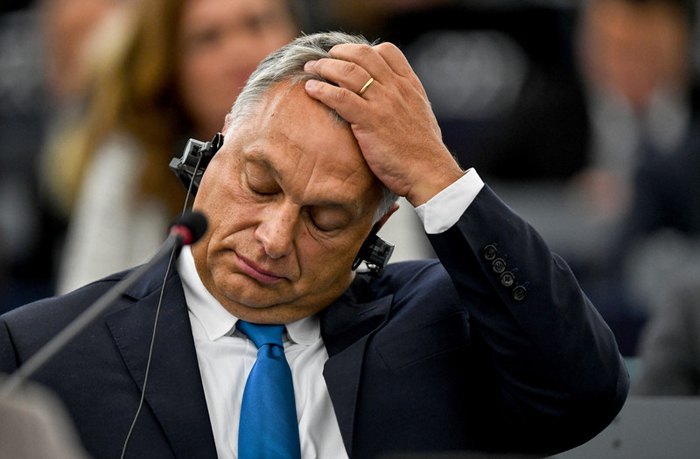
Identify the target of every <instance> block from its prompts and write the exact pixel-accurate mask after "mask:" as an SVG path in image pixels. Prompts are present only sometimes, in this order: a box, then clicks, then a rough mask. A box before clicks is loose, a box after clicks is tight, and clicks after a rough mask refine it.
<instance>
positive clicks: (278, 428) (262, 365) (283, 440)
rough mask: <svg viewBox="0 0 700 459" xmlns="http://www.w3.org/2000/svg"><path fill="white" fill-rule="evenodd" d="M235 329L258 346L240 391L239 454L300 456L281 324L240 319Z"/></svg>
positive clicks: (243, 458) (244, 458) (244, 457)
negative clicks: (256, 355)
mask: <svg viewBox="0 0 700 459" xmlns="http://www.w3.org/2000/svg"><path fill="white" fill-rule="evenodd" d="M236 328H238V330H240V331H241V332H243V333H245V334H246V336H247V337H248V338H249V339H250V340H251V341H253V343H255V346H256V347H257V348H258V359H257V360H256V361H255V365H253V368H252V369H251V370H250V374H249V375H248V381H247V382H246V385H245V390H244V391H243V402H242V404H241V420H240V421H241V422H240V425H239V427H238V457H239V458H240V459H247V458H256V459H268V458H301V446H300V444H299V425H298V423H297V410H296V404H295V402H294V386H293V384H292V372H291V370H290V369H289V364H288V363H287V359H286V358H285V356H284V347H283V345H282V333H283V332H284V326H283V325H258V324H252V323H250V322H245V321H242V320H239V321H238V322H237V324H236Z"/></svg>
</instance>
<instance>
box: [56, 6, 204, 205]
mask: <svg viewBox="0 0 700 459" xmlns="http://www.w3.org/2000/svg"><path fill="white" fill-rule="evenodd" d="M185 1H187V0H167V1H163V0H138V1H134V2H129V3H128V4H124V5H123V6H124V9H123V10H121V11H119V13H120V14H118V15H115V16H114V17H112V18H110V20H109V22H108V24H107V25H106V26H105V27H102V28H101V29H100V31H99V34H97V36H96V37H95V40H94V41H93V43H92V45H93V46H92V47H91V51H92V52H91V53H89V54H88V55H87V59H88V82H87V85H88V87H87V91H86V93H85V101H84V102H85V105H84V110H83V111H82V113H80V114H79V115H78V117H77V118H76V119H75V120H73V121H72V122H71V123H70V124H69V125H68V126H67V127H66V128H64V129H63V130H61V131H60V132H59V133H58V135H57V136H56V138H55V139H54V142H53V145H51V146H50V147H49V148H50V150H49V152H48V170H49V171H50V172H49V174H48V175H49V177H48V178H49V191H50V192H51V194H52V195H53V198H54V201H55V202H56V203H57V204H58V206H59V207H60V208H61V209H62V210H63V211H64V212H68V213H69V212H70V210H71V209H72V207H73V205H74V203H75V200H76V198H77V196H78V193H79V191H80V187H81V184H82V181H83V176H84V175H85V172H86V170H87V167H88V165H89V164H90V162H91V160H92V158H93V155H94V153H95V151H96V149H97V148H98V147H99V145H100V144H101V143H102V142H104V141H105V138H106V137H107V136H108V135H109V134H111V133H113V132H124V133H127V134H130V135H132V136H134V137H135V138H136V139H137V140H138V141H139V142H140V144H141V146H142V148H143V150H144V154H145V161H144V167H143V169H142V174H141V177H140V180H139V183H140V185H139V192H140V193H141V194H142V195H145V196H152V197H155V198H157V199H159V200H160V201H162V202H164V203H165V204H166V206H167V207H168V208H170V209H171V210H172V211H173V212H176V211H177V209H178V207H179V206H180V205H181V203H182V200H183V197H184V193H183V192H182V190H181V186H180V184H179V183H178V181H177V179H176V178H175V177H174V176H172V173H171V172H170V171H169V170H168V161H169V159H170V158H171V157H172V156H174V155H175V154H176V153H177V152H175V151H173V148H174V146H175V145H176V141H177V140H179V139H180V137H181V136H183V135H186V133H187V132H188V131H189V129H190V125H189V120H188V119H187V116H186V115H185V110H184V108H183V107H182V106H181V103H180V100H179V98H178V97H177V96H175V94H176V93H177V91H176V84H177V83H176V78H177V72H176V66H177V56H178V50H177V49H176V47H177V39H176V38H177V33H178V27H179V21H180V18H181V15H182V10H183V5H184V2H185Z"/></svg>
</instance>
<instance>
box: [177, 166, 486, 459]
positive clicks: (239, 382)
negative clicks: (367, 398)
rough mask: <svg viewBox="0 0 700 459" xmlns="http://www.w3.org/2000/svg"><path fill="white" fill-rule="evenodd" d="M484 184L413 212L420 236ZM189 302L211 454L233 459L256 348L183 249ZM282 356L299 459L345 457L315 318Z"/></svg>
mask: <svg viewBox="0 0 700 459" xmlns="http://www.w3.org/2000/svg"><path fill="white" fill-rule="evenodd" d="M482 186H483V182H482V181H481V179H480V178H479V176H478V174H477V173H476V171H474V170H473V169H470V170H469V171H468V172H467V173H466V174H465V175H464V176H463V177H462V178H461V179H460V180H458V181H457V182H455V183H453V184H452V185H451V186H449V187H448V188H446V189H445V190H443V191H442V192H441V193H440V194H438V195H437V196H435V197H434V198H433V199H431V200H430V201H429V202H427V203H425V204H423V205H422V206H419V207H418V208H416V212H417V213H418V215H419V216H420V218H421V220H422V221H423V225H424V226H425V229H426V232H428V233H439V232H443V231H445V230H447V229H448V228H449V227H450V226H452V225H454V223H455V222H456V221H457V220H458V219H459V217H460V216H461V215H462V213H463V212H464V211H465V210H466V208H467V207H468V206H469V204H471V202H472V201H473V199H474V197H475V196H476V195H477V193H478V192H479V190H481V188H482ZM177 269H178V273H179V274H180V278H181V279H182V284H183V287H184V292H185V299H186V300H187V307H188V311H189V317H190V323H191V325H192V335H193V336H194V345H195V349H196V352H197V360H198V362H199V370H200V373H201V375H202V383H203V386H204V395H205V398H206V402H207V408H208V410H209V417H210V420H211V425H212V431H213V433H214V442H215V444H216V451H217V454H218V457H219V458H220V459H228V458H236V457H238V422H239V417H240V410H241V400H242V398H243V389H244V388H245V383H246V380H247V378H248V373H249V372H250V370H251V368H252V366H253V364H254V363H255V359H256V358H257V352H258V351H257V348H256V347H255V345H254V344H253V343H252V341H250V340H248V339H247V338H246V337H245V336H244V335H243V334H241V333H240V332H238V331H236V327H235V325H236V321H237V320H238V319H237V318H236V317H234V316H232V315H231V314H230V313H229V312H228V311H226V309H224V307H223V306H221V304H220V303H219V302H218V301H217V300H216V299H215V298H214V297H213V296H212V295H211V294H210V293H209V292H208V291H207V289H206V288H205V287H204V285H203V284H202V282H201V280H200V278H199V276H198V274H197V271H196V269H195V266H194V259H193V257H192V252H191V250H190V248H189V247H185V248H184V249H183V250H182V253H181V254H180V257H179V259H178V261H177ZM286 330H287V333H286V335H285V337H284V352H285V355H286V357H287V361H288V362H289V366H290V368H291V370H292V380H293V382H294V396H295V401H296V409H297V418H298V420H299V437H300V441H301V456H302V457H303V458H305V459H307V458H343V457H347V453H346V451H345V447H344V445H343V440H342V437H341V434H340V428H339V427H338V421H337V418H336V416H335V411H334V409H333V404H332V403H331V399H330V395H329V394H328V388H327V387H326V382H325V380H324V378H323V367H324V365H325V363H326V361H327V360H328V352H327V351H326V347H325V345H324V343H323V340H322V339H321V330H320V324H319V319H318V317H317V316H312V317H307V318H304V319H301V320H299V321H297V322H294V323H291V324H287V326H286Z"/></svg>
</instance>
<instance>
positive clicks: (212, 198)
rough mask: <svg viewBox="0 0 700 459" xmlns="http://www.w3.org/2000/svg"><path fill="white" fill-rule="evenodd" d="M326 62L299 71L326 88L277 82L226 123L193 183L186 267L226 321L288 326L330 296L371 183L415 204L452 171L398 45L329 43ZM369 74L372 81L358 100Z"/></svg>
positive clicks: (365, 225)
mask: <svg viewBox="0 0 700 459" xmlns="http://www.w3.org/2000/svg"><path fill="white" fill-rule="evenodd" d="M331 56H333V58H331V59H322V60H320V61H315V62H311V63H309V64H307V66H306V67H305V70H306V71H307V72H310V73H316V74H319V75H321V76H323V77H324V78H326V79H328V80H329V81H332V82H335V83H336V84H337V86H335V85H331V84H328V83H321V82H318V81H309V82H306V84H302V83H298V84H294V85H292V84H290V83H283V84H278V85H276V86H273V87H272V88H271V89H270V90H269V91H268V93H267V95H266V97H265V98H264V100H263V102H262V103H261V105H260V107H258V110H257V112H255V113H254V115H253V116H251V117H248V118H246V119H236V120H233V119H230V117H229V118H228V119H227V123H226V126H225V127H224V131H225V135H226V142H225V143H224V145H223V147H222V149H221V150H220V152H219V153H217V155H216V156H215V158H214V160H213V161H212V163H211V164H210V165H209V167H208V168H207V172H206V173H205V175H204V178H203V180H202V183H201V185H200V189H199V191H198V194H197V198H196V200H195V203H194V208H195V209H197V210H200V211H202V212H204V213H205V215H207V217H208V219H209V227H210V230H209V232H208V233H207V234H206V235H205V236H204V238H203V241H201V242H199V243H198V244H197V245H196V246H194V247H193V254H194V258H195V264H196V267H197V271H198V273H199V275H200V278H201V279H202V282H203V283H204V285H205V286H206V287H207V289H208V290H209V291H210V292H211V293H212V295H213V296H214V297H215V298H216V299H217V300H218V301H219V302H220V303H221V304H222V305H223V306H224V307H225V308H226V309H227V310H228V311H229V312H231V314H233V315H235V316H236V317H238V318H241V319H244V320H248V321H252V322H257V323H289V322H292V321H295V320H298V319H301V318H303V317H306V316H309V315H312V314H314V313H316V312H318V311H320V310H321V309H323V308H324V307H326V306H327V305H329V304H330V303H331V302H332V301H333V300H335V299H336V298H337V297H338V296H340V295H341V294H342V293H343V291H345V290H346V289H347V287H348V286H349V284H350V282H351V281H352V279H353V272H352V271H351V265H352V261H353V259H354V258H355V255H356V254H357V252H358V250H359V248H360V246H361V245H362V242H363V241H364V239H365V238H366V237H367V235H368V234H369V231H370V229H371V227H372V224H373V219H374V214H375V212H376V209H377V207H378V204H379V200H380V197H381V188H380V186H379V185H380V184H379V181H381V182H383V183H384V185H385V186H387V187H388V188H389V189H390V190H392V191H394V192H395V193H397V194H399V195H400V196H406V197H407V199H408V200H409V202H410V203H411V204H413V205H414V206H418V205H420V204H423V203H425V202H427V201H428V200H429V199H430V198H432V197H433V196H434V195H435V194H437V193H438V192H440V191H441V190H443V189H444V188H445V187H447V186H448V185H450V184H451V183H453V182H454V181H455V180H457V179H458V178H460V177H461V176H462V175H463V172H462V170H461V169H460V167H459V166H458V165H457V163H456V161H455V160H454V159H453V157H452V156H451V154H450V153H449V151H448V150H447V148H446V147H445V145H444V144H443V143H442V140H441V137H440V130H439V128H438V126H437V122H436V121H435V117H434V115H433V113H432V111H431V109H430V104H429V102H428V99H427V97H426V95H425V92H424V90H423V88H422V86H421V84H420V82H419V80H418V78H417V77H416V76H415V74H414V73H413V71H412V69H411V68H410V66H409V65H408V62H407V61H406V59H405V57H404V56H403V54H402V53H401V52H400V51H399V50H398V48H396V47H395V46H393V45H389V44H383V45H377V46H374V47H371V46H365V45H340V46H336V47H334V48H333V49H332V50H331ZM370 72H371V74H372V75H373V76H374V78H375V80H377V81H376V82H375V83H374V84H372V85H371V86H370V87H369V88H368V90H367V91H366V92H365V94H364V95H363V97H360V96H359V95H358V94H357V93H356V92H355V91H358V90H359V89H360V88H361V87H362V86H363V85H364V84H365V82H366V81H367V80H368V79H369V74H370ZM350 88H352V89H350ZM314 99H315V100H314ZM329 108H332V109H334V110H336V111H337V112H338V113H339V114H340V115H341V116H342V117H343V118H344V119H345V120H347V121H348V124H344V123H340V122H338V121H337V120H335V119H334V118H333V116H332V115H331V113H330V111H329ZM395 209H396V207H394V209H392V210H391V211H389V212H388V213H387V214H386V215H385V216H384V218H383V219H381V220H380V223H383V222H384V221H386V219H387V218H388V217H389V215H390V214H391V212H392V211H393V210H395Z"/></svg>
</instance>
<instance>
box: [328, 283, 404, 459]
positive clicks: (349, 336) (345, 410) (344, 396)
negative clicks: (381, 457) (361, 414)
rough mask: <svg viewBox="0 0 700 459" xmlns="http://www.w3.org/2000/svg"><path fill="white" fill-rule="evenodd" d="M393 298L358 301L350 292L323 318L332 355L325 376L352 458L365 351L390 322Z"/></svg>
mask: <svg viewBox="0 0 700 459" xmlns="http://www.w3.org/2000/svg"><path fill="white" fill-rule="evenodd" d="M392 299H393V297H392V296H391V295H388V296H385V297H382V298H379V299H375V300H371V301H367V302H358V300H357V298H356V297H355V295H353V293H352V289H351V290H350V291H349V292H348V293H346V294H345V295H343V296H342V297H341V298H340V299H338V300H337V301H336V302H335V303H333V304H332V305H331V306H329V307H328V308H327V309H326V310H325V311H324V312H323V315H322V316H321V334H322V336H323V341H324V344H325V346H326V349H327V350H328V356H329V359H328V361H327V362H326V365H325V367H324V370H323V376H324V378H325V380H326V386H327V387H328V392H329V394H330V397H331V401H332V402H333V408H334V410H335V414H336V417H337V419H338V424H339V426H340V432H341V434H342V436H343V443H344V444H345V449H346V450H347V453H348V456H350V457H352V445H353V427H354V423H355V412H356V408H357V395H358V391H359V386H360V379H361V375H362V365H363V362H364V356H365V348H366V346H367V343H368V341H369V340H370V339H371V336H372V335H373V334H374V332H375V331H376V330H378V329H379V328H380V327H381V326H382V325H383V324H384V322H385V321H386V320H387V319H388V317H389V312H390V310H391V303H392Z"/></svg>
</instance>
